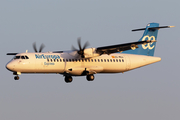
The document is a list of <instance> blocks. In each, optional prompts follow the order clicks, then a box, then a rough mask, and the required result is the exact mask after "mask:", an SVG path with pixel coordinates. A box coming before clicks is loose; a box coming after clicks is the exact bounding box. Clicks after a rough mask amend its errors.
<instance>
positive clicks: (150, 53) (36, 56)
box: [6, 23, 175, 83]
mask: <svg viewBox="0 0 180 120" xmlns="http://www.w3.org/2000/svg"><path fill="white" fill-rule="evenodd" d="M171 27H175V26H159V23H149V24H148V25H147V26H146V28H141V29H134V30H132V31H141V30H144V34H143V36H142V37H141V38H140V39H139V41H137V42H130V43H124V44H117V45H110V46H103V47H97V48H87V46H88V45H89V43H88V42H86V43H85V44H84V46H83V47H82V46H81V39H80V38H78V40H77V42H78V47H79V49H77V48H75V47H74V46H72V50H69V51H52V52H42V49H43V48H44V47H45V46H44V44H41V46H40V48H39V51H38V50H37V48H36V44H35V43H34V44H33V48H34V51H35V52H34V53H29V52H28V51H27V50H26V52H25V53H7V55H15V56H14V57H13V59H12V60H11V61H9V62H8V63H7V64H6V68H7V69H8V70H9V71H12V72H13V75H15V77H14V79H15V80H19V75H21V74H22V73H57V74H61V75H63V76H64V77H65V78H64V80H65V82H66V83H71V82H72V81H73V78H72V76H86V79H87V80H88V81H93V80H94V78H95V77H94V74H97V73H124V72H127V71H130V70H133V69H136V68H139V67H142V66H146V65H149V64H152V63H155V62H159V61H161V58H160V57H154V51H155V47H156V42H157V34H158V30H159V29H162V28H171Z"/></svg>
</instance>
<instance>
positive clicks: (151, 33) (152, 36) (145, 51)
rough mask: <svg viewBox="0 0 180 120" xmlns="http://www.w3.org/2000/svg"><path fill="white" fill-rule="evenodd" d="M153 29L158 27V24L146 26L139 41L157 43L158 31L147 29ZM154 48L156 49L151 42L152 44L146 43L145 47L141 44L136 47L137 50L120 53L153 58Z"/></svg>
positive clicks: (154, 44)
mask: <svg viewBox="0 0 180 120" xmlns="http://www.w3.org/2000/svg"><path fill="white" fill-rule="evenodd" d="M154 27H159V23H149V24H148V25H147V26H146V28H145V31H144V34H143V36H142V37H141V38H140V39H139V41H145V40H156V41H157V34H158V29H149V28H154ZM155 47H156V42H153V43H148V44H146V45H143V44H142V45H138V48H137V49H135V50H127V51H124V52H122V53H127V54H138V55H147V56H154V51H155Z"/></svg>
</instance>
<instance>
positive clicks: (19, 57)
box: [14, 55, 29, 59]
mask: <svg viewBox="0 0 180 120" xmlns="http://www.w3.org/2000/svg"><path fill="white" fill-rule="evenodd" d="M14 59H29V57H28V56H26V55H25V56H23V55H22V56H19V55H18V56H15V57H14Z"/></svg>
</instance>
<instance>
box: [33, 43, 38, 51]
mask: <svg viewBox="0 0 180 120" xmlns="http://www.w3.org/2000/svg"><path fill="white" fill-rule="evenodd" d="M33 48H34V51H35V52H38V51H37V48H36V42H34V43H33Z"/></svg>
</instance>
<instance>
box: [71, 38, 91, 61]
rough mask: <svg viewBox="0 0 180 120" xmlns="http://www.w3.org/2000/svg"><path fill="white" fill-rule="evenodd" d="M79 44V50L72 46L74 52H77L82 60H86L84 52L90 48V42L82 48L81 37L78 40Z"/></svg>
mask: <svg viewBox="0 0 180 120" xmlns="http://www.w3.org/2000/svg"><path fill="white" fill-rule="evenodd" d="M77 42H78V47H79V49H77V48H75V47H74V46H73V45H72V50H74V51H77V53H78V54H79V55H80V56H81V57H82V58H84V50H85V49H86V48H87V46H89V42H88V41H87V42H86V43H85V44H84V46H83V47H82V46H81V38H80V37H79V38H78V39H77Z"/></svg>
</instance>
